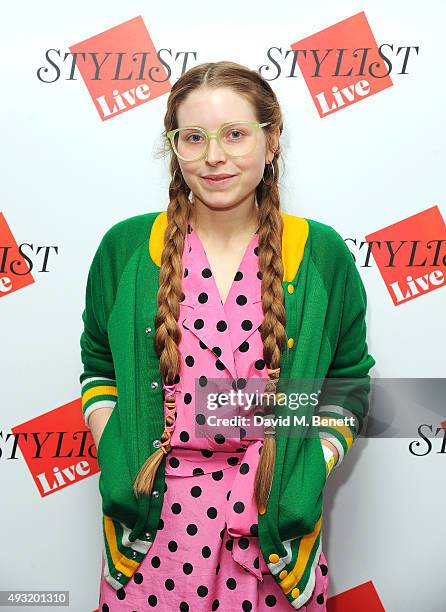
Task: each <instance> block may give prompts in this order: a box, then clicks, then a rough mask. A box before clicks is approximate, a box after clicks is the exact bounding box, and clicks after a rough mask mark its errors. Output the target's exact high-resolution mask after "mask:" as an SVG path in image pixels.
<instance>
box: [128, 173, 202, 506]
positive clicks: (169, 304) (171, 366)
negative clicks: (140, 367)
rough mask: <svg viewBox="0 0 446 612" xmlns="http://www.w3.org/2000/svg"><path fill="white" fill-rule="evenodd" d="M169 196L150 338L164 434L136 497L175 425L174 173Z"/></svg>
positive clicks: (177, 269)
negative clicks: (161, 398)
mask: <svg viewBox="0 0 446 612" xmlns="http://www.w3.org/2000/svg"><path fill="white" fill-rule="evenodd" d="M180 176H181V175H180ZM169 195H170V202H169V206H168V208H167V227H166V231H165V234H164V249H163V251H162V256H161V269H160V274H159V288H158V294H157V304H158V309H157V313H156V315H155V328H156V331H155V338H154V345H155V350H156V352H157V354H158V356H159V358H160V373H161V379H162V381H163V390H164V431H163V434H162V436H161V444H160V446H159V448H158V449H157V450H156V451H155V452H154V453H152V454H151V455H150V456H149V457H148V459H146V461H145V462H144V464H143V465H142V467H141V469H140V470H139V472H138V474H137V476H136V479H135V482H134V485H133V490H134V493H135V495H136V497H138V495H140V494H145V495H149V494H150V493H151V491H152V488H153V483H154V480H155V475H156V472H157V469H158V467H159V465H160V463H161V461H162V458H163V456H164V455H165V454H167V453H168V452H169V451H170V449H171V437H172V433H173V430H174V429H175V424H176V402H175V393H176V392H178V389H176V385H177V384H178V382H179V373H180V367H181V355H180V351H179V348H178V346H179V343H180V340H181V330H180V328H179V326H178V318H179V316H180V303H179V301H180V297H181V288H182V286H181V280H182V253H183V247H184V239H185V229H186V228H187V224H188V221H189V217H190V212H191V202H190V201H189V198H188V195H187V185H186V183H185V182H184V181H183V178H182V177H181V178H180V179H179V180H178V177H177V173H176V172H175V171H174V172H173V178H172V180H171V183H170V187H169Z"/></svg>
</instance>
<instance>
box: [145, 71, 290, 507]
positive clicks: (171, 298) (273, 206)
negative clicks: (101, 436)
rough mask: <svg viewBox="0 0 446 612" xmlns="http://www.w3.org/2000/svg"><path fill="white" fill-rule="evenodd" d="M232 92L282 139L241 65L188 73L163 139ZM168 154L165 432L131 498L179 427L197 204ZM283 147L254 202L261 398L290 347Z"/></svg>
mask: <svg viewBox="0 0 446 612" xmlns="http://www.w3.org/2000/svg"><path fill="white" fill-rule="evenodd" d="M202 86H205V87H211V88H219V87H226V88H231V89H233V90H234V91H235V92H237V93H238V94H240V95H242V96H244V97H245V98H247V100H248V101H249V102H250V103H251V104H252V106H253V108H254V109H255V111H256V115H257V120H258V121H260V122H266V121H269V122H270V125H269V126H268V127H267V128H265V136H266V138H267V140H268V139H269V138H271V132H272V130H274V129H275V128H277V127H279V128H280V133H282V129H283V122H282V114H281V110H280V106H279V103H278V100H277V98H276V95H275V93H274V92H273V90H272V89H271V87H270V85H269V83H268V82H267V81H265V80H264V79H263V78H262V77H261V76H260V75H259V73H258V72H256V71H254V70H250V69H248V68H246V67H245V66H242V65H240V64H237V63H234V62H229V61H221V62H215V63H210V62H209V63H204V64H200V65H198V66H195V67H194V68H192V69H190V70H188V71H187V72H185V73H184V74H183V75H182V76H181V77H180V78H179V79H178V80H177V81H176V83H175V84H174V85H173V87H172V89H171V91H170V94H169V98H168V101H167V111H166V114H165V117H164V127H165V131H164V135H165V134H166V133H167V132H168V131H169V130H171V129H174V128H175V127H177V108H178V106H179V105H180V104H181V102H182V100H184V99H185V98H186V96H187V95H188V94H189V93H190V92H191V91H193V90H195V89H197V88H199V87H202ZM168 152H170V154H171V157H170V173H171V182H170V185H169V205H168V207H167V227H166V231H165V234H164V248H163V252H162V256H161V269H160V274H159V289H158V294H157V313H156V316H155V327H156V331H155V337H154V345H155V350H156V352H157V354H158V356H159V359H160V373H161V378H162V380H163V389H164V392H165V393H164V418H165V428H164V432H163V434H162V436H161V445H160V447H159V448H158V449H157V450H156V451H155V452H154V453H152V454H151V455H150V456H149V457H148V459H147V460H146V461H145V462H144V464H143V465H142V467H141V469H140V471H139V473H138V475H137V477H136V479H135V482H134V493H135V495H136V496H138V495H140V494H145V495H148V494H150V493H151V491H152V487H153V482H154V478H155V474H156V471H157V469H158V466H159V465H160V463H161V461H162V459H163V457H164V456H165V455H166V454H167V453H168V452H169V451H170V449H171V444H170V441H171V436H172V432H173V429H174V427H175V420H176V407H175V391H176V389H175V386H176V384H177V383H178V382H179V372H180V364H181V355H180V351H179V348H178V345H179V342H180V339H181V330H180V328H179V326H178V323H177V322H178V318H179V314H180V304H179V302H180V298H181V293H182V285H181V280H182V273H183V270H182V253H183V247H184V241H185V234H186V231H187V225H188V222H189V220H190V218H191V211H192V207H193V203H192V202H191V201H190V199H189V196H190V195H191V190H190V188H189V186H188V185H187V183H186V182H185V180H184V178H183V176H182V174H181V170H180V166H179V163H178V159H177V157H176V155H175V154H174V153H173V152H172V151H171V149H170V143H169V142H168V139H167V137H166V138H165V140H164V149H163V150H162V151H161V153H162V154H164V153H168ZM280 152H281V151H280V144H278V146H277V148H276V150H275V154H274V158H273V160H272V162H271V166H273V168H271V166H270V165H266V166H265V171H264V176H263V180H262V181H260V183H259V184H258V185H257V188H256V199H257V203H258V218H259V231H258V233H259V271H260V274H261V279H262V285H261V292H262V308H263V314H264V319H263V322H262V324H261V326H260V334H261V338H262V342H263V359H264V361H265V364H266V367H267V371H268V375H269V380H268V381H267V382H266V385H265V388H264V393H265V394H267V393H274V392H275V388H276V384H277V379H278V375H279V371H280V358H281V353H282V349H283V347H284V345H285V341H286V335H285V307H284V296H283V286H282V279H283V263H282V231H283V227H282V217H281V215H280V212H279V211H280V198H279V188H278V180H279V167H278V157H279V155H280ZM273 433H274V431H273V430H271V429H270V430H267V429H266V428H265V439H264V443H263V447H262V452H261V456H260V460H259V465H258V468H257V472H256V476H255V482H254V497H255V501H256V504H257V507H258V509H259V512H261V513H263V512H265V510H266V505H267V501H268V497H269V493H270V489H271V483H272V479H273V473H274V464H275V456H276V441H275V437H274V435H273Z"/></svg>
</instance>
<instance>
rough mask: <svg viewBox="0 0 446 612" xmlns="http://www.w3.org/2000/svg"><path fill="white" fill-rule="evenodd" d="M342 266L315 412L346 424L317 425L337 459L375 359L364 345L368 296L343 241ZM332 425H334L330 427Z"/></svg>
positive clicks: (356, 427) (351, 437)
mask: <svg viewBox="0 0 446 612" xmlns="http://www.w3.org/2000/svg"><path fill="white" fill-rule="evenodd" d="M342 251H343V253H342V254H341V257H342V265H343V266H344V265H345V266H346V268H347V270H346V274H345V285H344V291H343V296H341V307H340V311H341V318H340V326H339V333H338V334H337V342H336V345H335V346H333V347H332V349H333V357H332V361H331V363H330V366H329V369H328V372H327V376H326V381H325V384H324V389H323V393H322V396H321V397H320V403H319V408H318V410H317V414H318V415H319V416H320V417H332V418H335V419H342V418H343V417H348V419H349V420H348V424H333V422H331V424H330V425H328V424H320V425H319V426H318V429H319V436H320V437H321V438H325V439H327V440H329V441H330V442H332V444H334V446H335V447H336V448H337V450H338V453H339V459H338V462H337V463H336V466H339V464H340V463H341V462H342V460H343V459H344V457H345V455H346V454H347V453H348V451H349V449H350V448H351V445H352V444H353V442H354V441H355V439H356V437H357V434H358V432H359V431H360V430H361V428H362V425H363V421H364V418H365V416H366V415H367V412H368V409H369V391H370V376H369V370H370V369H371V368H372V367H373V366H374V365H375V363H376V361H375V359H374V358H373V357H372V355H370V353H369V350H368V345H367V340H366V336H367V325H366V311H367V295H366V291H365V287H364V284H363V282H362V279H361V275H360V273H359V271H358V270H357V268H356V265H355V262H354V260H353V258H352V256H351V254H350V251H349V250H348V247H347V246H346V245H345V243H344V242H343V244H342ZM332 425H333V426H332Z"/></svg>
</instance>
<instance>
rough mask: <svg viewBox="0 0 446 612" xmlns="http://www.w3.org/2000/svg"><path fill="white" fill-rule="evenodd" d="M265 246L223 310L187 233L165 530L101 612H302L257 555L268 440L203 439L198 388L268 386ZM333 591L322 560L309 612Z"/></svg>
mask: <svg viewBox="0 0 446 612" xmlns="http://www.w3.org/2000/svg"><path fill="white" fill-rule="evenodd" d="M258 239H259V236H258V234H257V233H256V234H254V235H253V236H252V238H251V241H250V243H249V244H248V246H247V247H246V250H245V253H244V255H243V259H242V261H241V263H240V266H239V269H238V271H237V273H236V275H235V277H234V280H233V282H232V286H231V289H230V291H229V294H228V297H227V299H226V301H225V304H223V303H222V301H221V298H220V295H219V292H218V288H217V285H216V283H215V280H214V277H213V275H212V271H211V269H210V265H209V261H208V258H207V255H206V252H205V250H204V247H203V244H202V242H201V240H200V238H199V237H198V235H197V233H196V232H195V231H194V230H193V228H192V227H191V225H189V226H188V231H187V234H186V239H185V246H184V251H183V259H182V262H183V271H184V274H183V279H182V291H183V295H182V299H181V302H180V317H179V320H178V324H179V326H180V329H181V333H182V338H181V342H180V345H179V348H180V351H181V355H182V362H181V370H180V376H179V381H178V384H176V385H175V390H176V392H175V400H176V405H177V417H176V426H175V429H174V432H173V435H172V450H171V451H170V452H169V453H168V454H167V456H166V484H165V493H164V500H163V507H162V511H161V517H160V521H159V528H158V531H157V534H156V537H155V540H154V542H153V544H152V546H151V547H150V549H149V551H148V553H147V555H146V557H145V559H144V561H143V562H142V564H141V565H140V566H139V568H138V570H137V571H136V572H135V574H134V575H133V577H132V579H131V580H130V582H129V583H128V584H127V585H126V586H125V587H122V588H120V589H119V590H117V591H116V590H114V589H113V587H111V586H110V585H109V584H108V583H107V582H106V581H105V579H104V576H103V575H102V577H101V583H100V599H99V610H100V611H102V612H123V611H125V612H127V611H128V612H135V611H136V612H142V611H144V610H162V611H163V612H164V611H165V612H173V611H176V610H178V611H179V612H188V611H190V612H197V611H206V612H208V611H209V612H210V611H213V610H219V611H221V612H238V611H240V612H250V611H252V612H260V611H262V612H264V611H267V610H281V611H283V610H292V609H294V608H293V607H292V606H291V604H290V602H289V601H288V600H287V599H286V597H285V596H284V594H283V593H282V590H281V589H280V587H279V585H278V584H277V582H276V580H275V578H274V577H273V576H272V574H271V573H270V571H269V569H268V567H267V566H266V564H265V561H264V559H263V556H262V553H261V551H260V547H259V540H258V536H257V519H258V510H257V506H256V504H255V502H254V499H253V496H252V494H253V488H254V477H255V473H256V469H257V464H258V461H259V453H260V450H261V447H262V445H263V440H262V439H260V438H259V437H257V438H255V437H247V436H244V435H243V433H241V434H240V433H239V435H238V436H237V437H226V436H225V435H222V434H219V433H217V434H215V435H213V432H212V431H210V433H209V435H207V436H206V437H203V436H197V435H196V431H197V430H196V427H197V425H202V424H203V421H204V420H205V417H204V415H203V414H201V413H200V409H199V406H197V403H199V402H197V403H196V402H195V398H196V395H197V388H202V389H203V390H205V389H206V387H207V384H208V379H222V378H225V379H229V381H230V383H231V386H232V387H233V388H234V389H237V388H239V389H240V388H243V386H244V383H245V382H246V379H248V378H249V379H253V378H261V379H265V380H266V379H267V377H268V375H267V368H266V365H265V362H264V361H263V344H262V340H261V337H260V331H259V329H258V328H259V326H260V324H261V323H262V320H263V311H262V302H261V275H260V272H259V269H258ZM210 429H212V428H208V430H207V431H209V430H210ZM214 431H217V428H214ZM238 431H239V432H240V431H243V430H240V429H239V430H238ZM102 563H103V566H104V560H103V561H102ZM328 582H329V577H328V569H327V561H326V558H325V556H324V554H323V553H322V552H321V555H320V559H319V563H318V565H317V567H316V580H315V588H314V591H313V594H312V596H311V598H310V599H309V600H308V601H307V603H306V605H304V606H303V607H301V608H300V610H302V612H305V611H307V612H322V611H323V610H326V601H327V596H328Z"/></svg>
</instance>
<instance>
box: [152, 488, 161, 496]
mask: <svg viewBox="0 0 446 612" xmlns="http://www.w3.org/2000/svg"><path fill="white" fill-rule="evenodd" d="M159 496H160V492H159V491H157V490H155V491H152V497H159Z"/></svg>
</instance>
